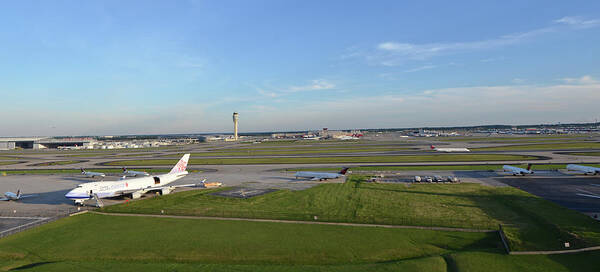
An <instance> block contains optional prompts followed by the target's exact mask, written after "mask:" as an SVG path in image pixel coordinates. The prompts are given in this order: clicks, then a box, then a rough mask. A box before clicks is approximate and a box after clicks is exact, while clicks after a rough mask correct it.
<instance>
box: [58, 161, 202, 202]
mask: <svg viewBox="0 0 600 272" xmlns="http://www.w3.org/2000/svg"><path fill="white" fill-rule="evenodd" d="M189 159H190V154H185V155H183V157H181V159H180V160H179V162H178V163H177V164H176V165H175V166H174V167H173V169H171V171H170V172H169V173H167V174H162V175H158V176H152V177H141V178H132V179H125V180H119V181H100V182H88V183H84V184H81V185H79V186H77V188H74V189H73V190H71V191H69V192H68V193H67V194H66V195H65V197H66V198H68V199H71V200H73V201H75V204H83V202H84V201H85V200H88V199H91V198H95V199H99V198H109V197H117V196H122V195H131V198H133V199H136V198H140V197H142V195H143V194H145V193H148V192H160V193H161V194H163V195H166V194H169V193H171V192H172V191H173V190H175V188H179V187H194V186H197V184H184V185H174V186H167V184H169V183H172V182H174V181H176V180H178V179H180V178H183V177H185V176H186V175H187V174H188V172H187V171H186V168H187V164H188V161H189Z"/></svg>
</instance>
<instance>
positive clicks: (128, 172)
mask: <svg viewBox="0 0 600 272" xmlns="http://www.w3.org/2000/svg"><path fill="white" fill-rule="evenodd" d="M123 175H125V176H126V177H137V176H150V174H148V173H147V172H144V171H133V170H127V168H125V167H123Z"/></svg>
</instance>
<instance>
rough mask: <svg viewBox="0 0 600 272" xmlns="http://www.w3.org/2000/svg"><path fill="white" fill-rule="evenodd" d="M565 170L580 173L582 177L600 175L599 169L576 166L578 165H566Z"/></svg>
mask: <svg viewBox="0 0 600 272" xmlns="http://www.w3.org/2000/svg"><path fill="white" fill-rule="evenodd" d="M567 170H569V171H573V172H582V173H583V174H584V175H587V174H591V175H596V174H600V168H598V167H592V166H585V165H578V164H567Z"/></svg>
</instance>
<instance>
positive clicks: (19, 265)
mask: <svg viewBox="0 0 600 272" xmlns="http://www.w3.org/2000/svg"><path fill="white" fill-rule="evenodd" d="M446 266H447V265H446V262H445V260H444V258H443V257H441V256H432V257H422V258H414V259H407V260H401V261H390V262H383V263H370V264H342V265H297V264H296V265H294V264H288V265H285V264H268V265H267V264H216V263H212V262H211V263H192V262H176V263H174V262H147V261H144V262H135V260H132V261H129V260H121V261H96V260H93V261H56V262H46V263H36V264H35V265H32V264H31V261H26V260H19V261H6V262H5V264H4V265H3V262H2V260H0V271H5V270H3V269H2V268H3V267H5V268H6V270H8V269H15V270H18V271H30V272H33V271H70V270H74V271H94V272H97V271H125V272H131V271H146V272H152V271H178V272H185V271H193V272H195V271H212V272H221V271H223V272H230V271H239V272H256V271H263V272H280V271H287V272H295V271H298V272H324V271H329V272H370V271H404V272H419V271H429V272H446V271H447V270H446Z"/></svg>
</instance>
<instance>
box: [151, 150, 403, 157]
mask: <svg viewBox="0 0 600 272" xmlns="http://www.w3.org/2000/svg"><path fill="white" fill-rule="evenodd" d="M408 150H413V149H411V148H356V149H350V148H345V149H337V148H335V149H334V148H332V149H329V148H326V149H317V150H314V149H306V150H304V149H302V150H298V149H297V150H260V151H257V150H250V149H248V150H246V151H208V152H197V153H191V156H192V157H204V156H268V155H302V154H336V153H365V152H390V151H408ZM177 156H179V155H177V154H168V155H162V156H161V157H170V158H175V157H177Z"/></svg>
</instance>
